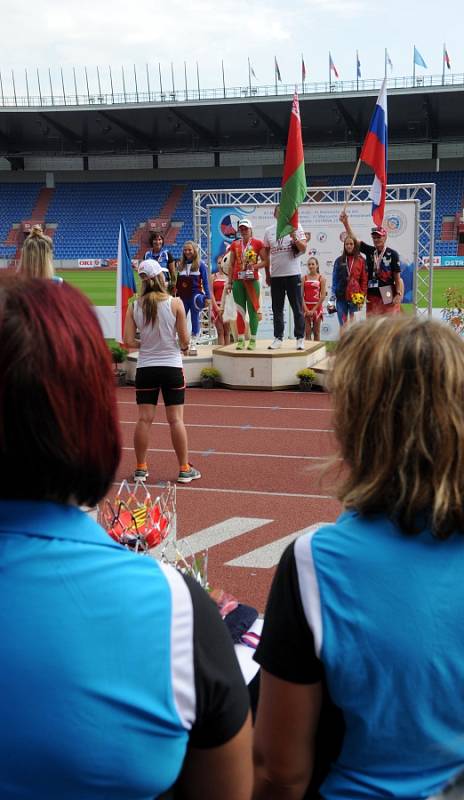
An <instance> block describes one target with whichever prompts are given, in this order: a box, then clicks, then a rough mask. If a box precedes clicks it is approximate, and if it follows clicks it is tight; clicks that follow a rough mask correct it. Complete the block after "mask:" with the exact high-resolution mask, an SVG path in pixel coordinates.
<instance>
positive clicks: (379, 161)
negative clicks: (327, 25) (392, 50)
mask: <svg viewBox="0 0 464 800" xmlns="http://www.w3.org/2000/svg"><path fill="white" fill-rule="evenodd" d="M387 132H388V116H387V79H386V78H384V81H383V83H382V88H381V89H380V94H379V96H378V98H377V103H376V105H375V110H374V113H373V115H372V119H371V121H370V124H369V130H368V132H367V136H366V138H365V140H364V144H363V147H362V150H361V155H360V159H361V161H364V163H365V164H368V165H369V167H372V169H373V170H374V172H375V178H374V182H373V184H372V187H371V190H370V192H369V197H370V199H371V200H372V218H373V220H374V222H375V224H376V225H382V222H383V215H384V211H385V197H386V193H387V148H388V133H387Z"/></svg>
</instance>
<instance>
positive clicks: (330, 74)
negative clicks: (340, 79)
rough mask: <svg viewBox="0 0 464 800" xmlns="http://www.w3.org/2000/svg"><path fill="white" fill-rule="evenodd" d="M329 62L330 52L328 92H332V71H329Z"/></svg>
mask: <svg viewBox="0 0 464 800" xmlns="http://www.w3.org/2000/svg"><path fill="white" fill-rule="evenodd" d="M331 61H332V57H331V55H330V51H329V91H330V92H331V91H332V70H331V69H330V65H331Z"/></svg>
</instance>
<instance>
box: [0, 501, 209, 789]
mask: <svg viewBox="0 0 464 800" xmlns="http://www.w3.org/2000/svg"><path fill="white" fill-rule="evenodd" d="M172 573H174V577H173V575H172ZM178 581H180V583H179V582H178ZM182 586H184V589H185V584H184V582H183V579H182V577H181V576H180V575H178V574H177V573H176V572H175V570H171V571H170V572H169V569H168V571H167V572H166V571H165V570H163V569H162V568H161V567H160V566H159V564H158V563H157V562H155V561H154V560H153V559H151V558H148V557H141V556H138V555H135V554H133V553H130V552H128V551H127V550H125V549H124V548H122V547H120V546H119V545H118V544H116V543H115V542H113V541H112V540H111V539H110V538H109V536H108V535H107V534H106V533H105V532H104V531H103V529H102V528H101V527H100V526H99V525H97V524H96V523H95V522H93V521H92V520H91V519H90V518H89V517H88V516H87V515H86V514H84V513H83V512H81V511H79V510H78V509H77V508H74V507H71V506H62V505H58V504H53V503H46V502H43V503H40V502H20V501H18V502H4V501H2V502H0V630H1V669H0V730H1V742H2V744H1V747H0V797H1V798H2V800H8V799H9V798H13V797H14V798H19V797H21V798H33V799H34V800H39V799H42V798H43V799H44V800H45V799H46V800H54V798H57V800H58V798H59V800H94V798H95V799H96V798H99V799H100V800H101V798H107V799H108V800H110V799H111V800H116V799H117V798H127V799H128V798H131V800H148V799H149V798H150V800H152V799H153V797H157V796H158V795H159V794H160V793H162V792H163V791H165V790H166V789H167V788H168V787H169V786H171V784H172V783H173V782H174V780H175V779H176V776H177V775H178V773H179V771H180V768H181V765H182V761H183V758H184V754H185V749H186V744H187V737H188V730H189V728H190V727H191V725H192V723H193V721H194V707H195V694H194V691H195V690H194V681H193V666H192V664H193V657H192V638H193V635H192V619H191V604H190V607H189V602H190V600H189V598H188V592H187V590H186V589H185V592H186V593H187V596H186V597H184V598H183V597H182V592H183V591H184V589H183V588H182ZM173 594H177V599H176V609H177V610H176V612H174V607H173V600H172V598H173ZM176 615H177V616H176ZM179 633H181V634H182V635H177V634H179ZM176 636H177V640H176V641H174V639H175V638H176Z"/></svg>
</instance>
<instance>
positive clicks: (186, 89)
mask: <svg viewBox="0 0 464 800" xmlns="http://www.w3.org/2000/svg"><path fill="white" fill-rule="evenodd" d="M184 80H185V99H186V100H188V85H187V62H186V61H184Z"/></svg>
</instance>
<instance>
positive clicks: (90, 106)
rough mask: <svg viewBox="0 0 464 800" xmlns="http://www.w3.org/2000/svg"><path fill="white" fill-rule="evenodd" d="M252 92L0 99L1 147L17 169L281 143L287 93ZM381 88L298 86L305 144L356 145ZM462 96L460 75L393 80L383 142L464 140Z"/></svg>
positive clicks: (1, 153) (271, 146)
mask: <svg viewBox="0 0 464 800" xmlns="http://www.w3.org/2000/svg"><path fill="white" fill-rule="evenodd" d="M279 88H280V87H279ZM328 88H329V87H328ZM254 91H255V90H254V89H253V88H251V87H246V88H244V89H242V90H241V92H242V93H241V94H240V95H239V96H234V97H226V98H218V97H215V98H207V99H191V98H189V99H187V100H178V99H177V96H176V99H172V97H171V95H170V94H167V95H166V96H165V98H164V100H161V99H160V98H159V99H158V101H157V102H144V101H143V98H142V99H141V98H139V102H133V103H132V102H122V103H119V102H114V103H113V102H112V100H114V98H111V97H108V96H107V95H105V96H101V97H98V96H96V97H91V98H90V97H89V98H85V101H86V104H85V105H83V104H82V103H79V105H60V106H58V105H56V104H53V105H52V104H51V103H50V100H48V101H47V98H44V99H42V98H41V102H43V104H42V105H39V106H37V105H32V104H31V105H28V106H24V107H19V106H12V107H5V106H4V107H0V156H3V157H6V158H8V159H9V160H10V161H11V162H12V163H13V164H14V163H15V162H16V164H17V168H18V167H19V168H21V167H20V162H21V159H22V158H23V157H24V156H27V155H44V156H45V155H46V156H55V155H56V156H58V155H59V156H63V155H102V154H106V155H108V154H125V155H126V154H136V153H146V154H153V155H155V156H156V155H158V154H161V153H176V152H203V151H208V152H219V151H227V150H244V149H249V150H257V149H260V148H266V149H271V150H272V149H276V150H277V149H278V150H281V149H282V148H283V147H285V144H286V139H287V130H288V120H289V113H290V102H291V94H285V95H284V94H279V95H278V96H276V95H275V94H273V95H268V96H266V95H264V96H263V95H259V94H257V93H256V94H254ZM377 93H378V89H377V88H373V89H372V90H370V91H369V90H360V91H357V90H356V88H354V89H352V90H350V91H340V89H339V87H338V86H337V85H336V84H335V85H333V86H332V87H331V91H325V92H323V91H322V92H318V93H316V92H315V93H311V94H300V108H301V116H302V125H303V137H304V142H305V147H306V148H311V147H331V146H340V145H352V146H353V145H355V146H356V147H359V146H360V145H361V144H362V141H363V139H364V136H365V133H366V130H367V127H368V123H369V119H370V116H371V114H372V111H373V108H374V104H375V98H376V96H377ZM59 99H60V98H56V100H59ZM81 99H82V98H81ZM44 101H45V102H44ZM463 101H464V83H461V84H460V85H437V86H415V87H410V86H409V87H408V86H405V87H404V88H397V89H389V94H388V116H389V143H390V144H406V143H411V144H412V143H414V144H416V143H418V142H429V143H435V142H441V141H460V142H462V141H463V140H464V102H463ZM46 102H48V104H47V105H46V104H45V103H46ZM54 102H55V103H56V101H54Z"/></svg>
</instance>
